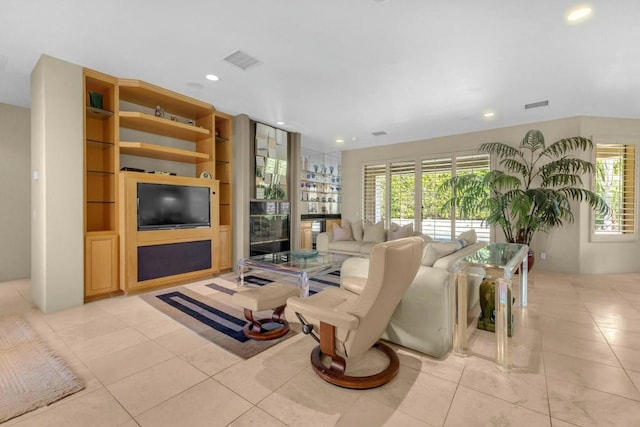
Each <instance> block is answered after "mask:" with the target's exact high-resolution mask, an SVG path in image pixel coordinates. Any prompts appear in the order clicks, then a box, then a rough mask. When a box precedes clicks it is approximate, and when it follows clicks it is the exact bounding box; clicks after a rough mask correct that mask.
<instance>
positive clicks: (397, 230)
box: [387, 223, 413, 240]
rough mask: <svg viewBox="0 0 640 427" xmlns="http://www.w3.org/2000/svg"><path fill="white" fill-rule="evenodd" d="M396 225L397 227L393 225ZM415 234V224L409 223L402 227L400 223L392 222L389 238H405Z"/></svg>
mask: <svg viewBox="0 0 640 427" xmlns="http://www.w3.org/2000/svg"><path fill="white" fill-rule="evenodd" d="M394 225H395V227H393V226H394ZM411 236H413V224H407V225H403V226H402V227H400V226H399V225H398V224H393V223H392V224H391V228H390V229H389V238H388V239H387V240H396V239H403V238H405V237H411Z"/></svg>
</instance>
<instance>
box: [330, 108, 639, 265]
mask: <svg viewBox="0 0 640 427" xmlns="http://www.w3.org/2000/svg"><path fill="white" fill-rule="evenodd" d="M529 129H539V130H541V131H542V133H543V134H544V136H545V141H547V143H550V142H554V141H556V140H558V139H561V138H566V137H570V136H587V137H591V136H592V135H593V134H594V133H607V134H609V135H621V136H629V135H635V136H636V137H640V120H626V119H600V118H590V117H574V118H568V119H562V120H551V121H546V122H538V123H530V124H526V125H520V126H510V127H505V128H499V129H491V130H487V131H480V132H472V133H466V134H460V135H452V136H446V137H440V138H433V139H429V140H421V141H413V142H405V143H400V144H393V145H386V146H380V147H372V148H366V149H358V150H350V151H344V152H343V153H342V169H343V186H342V188H343V204H342V216H343V217H344V218H347V219H350V220H353V219H358V218H361V217H362V212H361V209H362V207H361V203H362V166H363V165H365V164H371V163H374V162H387V161H390V160H411V159H413V160H416V161H419V160H421V159H422V158H425V157H429V156H434V155H442V154H449V153H454V152H464V151H467V152H468V151H473V150H475V148H476V147H477V146H478V145H479V144H481V143H483V142H492V141H500V142H505V143H508V144H513V145H515V144H517V143H519V142H520V140H521V139H522V137H523V136H524V134H525V133H526V131H527V130H529ZM574 214H575V222H574V223H573V224H568V225H566V226H565V227H563V228H562V229H556V230H554V231H552V232H551V233H550V234H548V235H547V234H544V233H538V235H537V236H536V237H535V238H534V240H533V241H532V243H531V247H532V248H533V249H534V250H535V251H536V264H535V267H534V268H536V269H540V270H549V271H557V272H566V273H596V272H597V273H612V272H620V273H622V272H637V271H640V263H638V262H637V259H638V256H639V255H640V246H639V243H638V242H637V241H635V242H633V243H632V244H602V243H589V241H588V240H589V239H588V235H589V220H590V215H589V210H588V209H587V208H579V209H576V210H574ZM542 251H544V252H546V254H547V259H546V260H541V259H540V258H539V257H538V255H539V253H540V252H542ZM630 258H635V262H634V263H632V262H630V261H629V259H630Z"/></svg>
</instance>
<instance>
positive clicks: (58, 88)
mask: <svg viewBox="0 0 640 427" xmlns="http://www.w3.org/2000/svg"><path fill="white" fill-rule="evenodd" d="M82 87H83V85H82V67H80V66H78V65H75V64H71V63H68V62H65V61H61V60H59V59H56V58H52V57H50V56H46V55H43V56H42V57H40V60H39V61H38V63H37V64H36V66H35V68H34V70H33V72H32V73H31V153H32V155H31V169H32V171H35V172H37V174H38V179H37V180H32V185H31V209H32V228H31V245H32V246H31V247H32V251H31V254H32V255H31V283H32V285H31V294H32V297H33V300H34V302H35V304H36V305H37V306H38V307H39V308H40V309H41V310H42V311H44V312H51V311H56V310H61V309H65V308H69V307H73V306H77V305H81V304H82V303H83V302H84V249H83V248H84V235H83V212H84V210H83V172H82V171H83V149H82V146H83V130H82V126H83V125H82V124H83V106H82V99H83V96H82V90H83V89H82Z"/></svg>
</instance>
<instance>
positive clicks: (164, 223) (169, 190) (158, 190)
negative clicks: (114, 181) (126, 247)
mask: <svg viewBox="0 0 640 427" xmlns="http://www.w3.org/2000/svg"><path fill="white" fill-rule="evenodd" d="M210 197H211V195H210V188H209V187H194V186H189V185H171V184H151V183H143V182H139V183H138V230H164V229H183V228H196V227H210V226H211V209H210V207H211V203H210V201H209V198H210Z"/></svg>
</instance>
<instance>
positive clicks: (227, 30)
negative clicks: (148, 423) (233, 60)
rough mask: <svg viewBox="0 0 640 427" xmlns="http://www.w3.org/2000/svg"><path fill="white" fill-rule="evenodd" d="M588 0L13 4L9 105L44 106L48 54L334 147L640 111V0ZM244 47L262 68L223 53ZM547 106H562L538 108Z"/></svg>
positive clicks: (39, 0) (2, 23) (3, 29)
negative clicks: (40, 72)
mask: <svg viewBox="0 0 640 427" xmlns="http://www.w3.org/2000/svg"><path fill="white" fill-rule="evenodd" d="M579 3H580V2H579V1H578V2H575V1H568V0H538V1H530V0H511V1H506V0H484V1H478V0H456V1H444V0H387V1H380V0H378V1H376V0H185V1H175V0H109V1H94V0H57V1H50V0H4V1H3V2H2V4H1V6H0V102H3V103H9V104H15V105H20V106H25V107H26V106H28V105H29V75H30V72H31V70H32V69H33V67H34V65H35V63H36V61H37V60H38V58H39V56H40V55H41V54H43V53H46V54H48V55H51V56H55V57H57V58H60V59H64V60H66V61H70V62H73V63H77V64H80V65H83V66H86V67H89V68H93V69H96V70H99V71H102V72H105V73H108V74H112V75H114V76H117V77H126V78H136V79H141V80H145V81H148V82H150V83H154V84H157V85H160V86H163V87H166V88H169V89H172V90H174V91H177V92H181V93H184V94H187V95H190V96H193V97H195V98H198V99H202V100H205V101H207V102H210V103H212V104H213V105H214V106H215V107H216V108H217V109H219V110H222V111H224V112H227V113H230V114H234V115H235V114H241V113H246V114H248V115H249V116H250V117H252V118H254V119H256V120H259V121H262V122H265V123H268V124H273V125H275V122H276V121H279V120H282V121H284V122H286V124H285V125H283V126H278V127H280V128H283V129H285V130H290V131H294V132H300V133H301V134H302V140H303V145H304V146H305V147H308V148H313V149H317V150H321V151H325V152H331V151H338V150H344V149H350V148H360V147H366V146H372V145H380V144H390V143H396V142H403V141H412V140H418V139H425V138H431V137H435V136H441V135H450V134H457V133H464V132H470V131H476V130H482V129H488V128H496V127H503V126H509V125H514V124H521V123H527V122H537V121H541V120H549V119H554V118H562V117H569V116H575V115H597V116H613V117H630V118H638V117H640V25H639V24H638V18H639V17H640V1H638V0H616V1H611V0H594V1H592V2H590V3H589V4H590V6H591V7H592V9H593V14H592V16H591V17H590V18H589V19H588V20H586V21H584V22H582V23H581V24H580V25H569V24H567V23H566V22H565V19H564V18H565V15H566V12H567V10H568V9H570V8H572V7H574V6H576V5H578V4H579ZM238 49H240V50H243V51H244V52H247V53H249V54H250V55H252V56H254V57H255V58H257V59H259V60H260V61H262V63H261V64H260V65H258V66H256V67H254V68H252V69H249V70H247V71H243V70H241V69H239V68H236V67H234V66H233V65H231V64H229V63H227V62H226V61H224V58H225V57H226V56H228V55H229V54H231V53H233V52H234V51H236V50H238ZM208 73H213V74H216V75H218V76H219V77H220V81H218V82H210V81H208V80H205V78H204V76H205V75H206V74H208ZM200 85H201V86H200ZM194 86H195V87H194ZM198 86H199V87H200V88H198ZM542 100H549V106H548V107H546V108H539V109H533V110H527V111H525V109H524V104H528V103H532V102H537V101H542ZM488 110H491V111H494V112H495V117H494V118H493V119H492V120H486V119H484V118H483V113H484V112H485V111H488ZM376 131H385V132H387V133H388V135H386V136H379V137H374V136H372V135H371V133H372V132H376ZM337 138H342V139H344V140H345V142H344V143H343V144H336V143H335V140H336V139H337ZM354 138H355V140H354Z"/></svg>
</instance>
